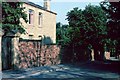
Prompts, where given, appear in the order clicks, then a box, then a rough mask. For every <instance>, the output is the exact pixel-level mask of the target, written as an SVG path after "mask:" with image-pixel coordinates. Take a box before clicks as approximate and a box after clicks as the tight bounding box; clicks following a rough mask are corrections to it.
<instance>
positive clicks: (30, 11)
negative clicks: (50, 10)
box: [29, 9, 34, 24]
mask: <svg viewBox="0 0 120 80" xmlns="http://www.w3.org/2000/svg"><path fill="white" fill-rule="evenodd" d="M33 13H34V11H33V10H31V9H29V24H33V18H34V15H33Z"/></svg>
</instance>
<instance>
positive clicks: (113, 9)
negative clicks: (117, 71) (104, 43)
mask: <svg viewBox="0 0 120 80" xmlns="http://www.w3.org/2000/svg"><path fill="white" fill-rule="evenodd" d="M100 4H101V7H102V9H103V10H104V11H106V13H107V18H108V22H107V27H108V38H109V39H110V41H111V42H110V43H109V45H110V46H108V47H109V48H111V49H112V50H113V49H115V50H114V51H116V53H120V1H119V0H118V2H110V1H108V0H104V1H103V2H101V3H100ZM111 52H113V51H111Z"/></svg>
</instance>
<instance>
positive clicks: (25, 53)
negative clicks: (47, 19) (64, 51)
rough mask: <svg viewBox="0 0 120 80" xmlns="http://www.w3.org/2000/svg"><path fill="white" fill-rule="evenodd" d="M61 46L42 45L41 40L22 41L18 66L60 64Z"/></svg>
mask: <svg viewBox="0 0 120 80" xmlns="http://www.w3.org/2000/svg"><path fill="white" fill-rule="evenodd" d="M59 54H60V46H57V45H41V42H40V41H30V40H28V41H20V42H19V50H18V62H17V63H16V67H17V68H30V67H38V66H46V65H55V64H60V59H59Z"/></svg>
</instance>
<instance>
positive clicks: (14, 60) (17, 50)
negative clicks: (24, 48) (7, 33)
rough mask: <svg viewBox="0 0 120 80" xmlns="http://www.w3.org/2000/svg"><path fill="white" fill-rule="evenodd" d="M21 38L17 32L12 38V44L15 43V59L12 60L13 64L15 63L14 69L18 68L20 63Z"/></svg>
mask: <svg viewBox="0 0 120 80" xmlns="http://www.w3.org/2000/svg"><path fill="white" fill-rule="evenodd" d="M19 38H20V36H19V35H18V34H16V35H15V36H14V37H13V39H12V45H13V47H12V48H13V49H12V51H13V60H12V64H13V69H18V65H17V64H18V63H19V59H18V53H19V47H18V45H19Z"/></svg>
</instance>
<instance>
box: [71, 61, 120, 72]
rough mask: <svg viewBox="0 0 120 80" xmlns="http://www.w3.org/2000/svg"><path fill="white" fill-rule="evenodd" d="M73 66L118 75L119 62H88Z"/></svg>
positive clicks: (119, 69) (119, 70)
mask: <svg viewBox="0 0 120 80" xmlns="http://www.w3.org/2000/svg"><path fill="white" fill-rule="evenodd" d="M73 65H75V66H76V67H80V68H85V69H95V70H100V71H109V72H114V73H118V74H120V61H111V60H108V61H88V62H84V63H74V64H73Z"/></svg>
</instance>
